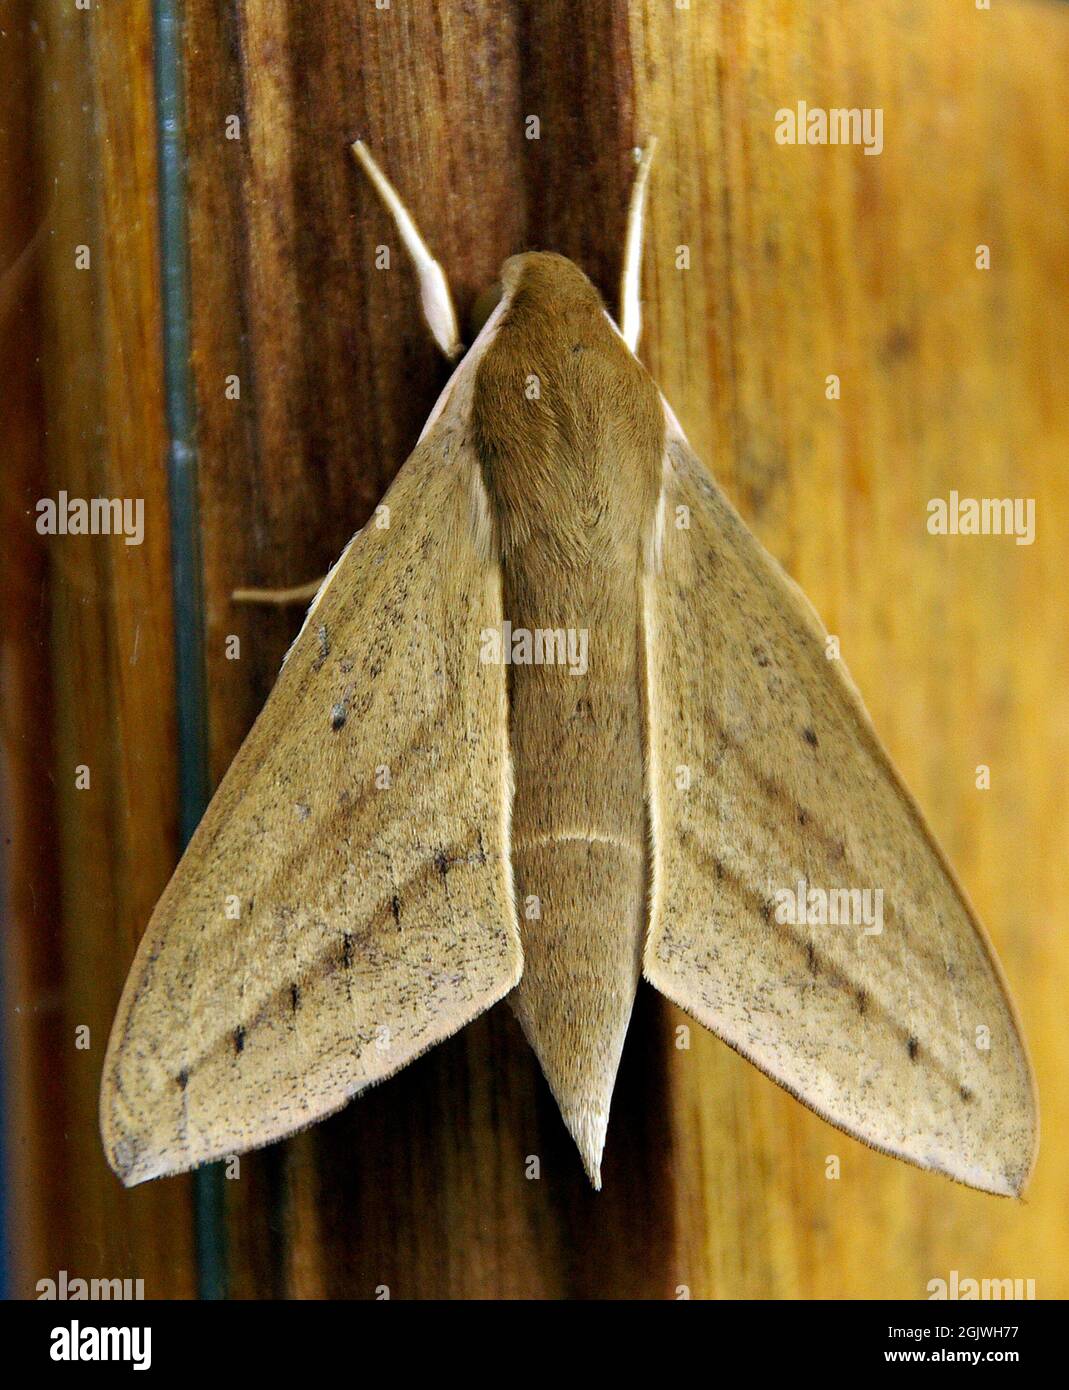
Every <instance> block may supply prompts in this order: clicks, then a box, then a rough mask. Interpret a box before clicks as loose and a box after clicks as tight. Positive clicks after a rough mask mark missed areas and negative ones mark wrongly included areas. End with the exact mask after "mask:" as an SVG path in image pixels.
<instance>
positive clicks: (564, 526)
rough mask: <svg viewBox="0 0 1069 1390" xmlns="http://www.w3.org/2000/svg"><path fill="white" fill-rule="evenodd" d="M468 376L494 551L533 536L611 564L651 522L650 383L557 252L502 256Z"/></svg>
mask: <svg viewBox="0 0 1069 1390" xmlns="http://www.w3.org/2000/svg"><path fill="white" fill-rule="evenodd" d="M502 284H503V287H504V294H505V295H506V297H507V298H508V303H507V307H506V309H505V311H504V316H503V318H502V320H501V323H500V325H499V327H498V330H497V333H496V335H495V337H494V339H493V341H492V342H491V343H490V345H489V347H488V348H487V350H486V352H485V354H484V356H483V358H482V360H481V362H480V363H479V366H478V370H477V373H476V378H475V390H474V398H473V403H472V428H473V432H474V439H475V445H476V448H477V450H478V454H479V458H480V461H481V464H482V469H483V476H484V480H485V482H486V485H487V489H488V491H489V494H490V497H491V501H492V506H493V511H494V514H495V521H496V523H497V525H498V527H499V528H500V542H501V548H502V552H503V554H504V555H505V557H506V558H507V557H508V555H509V554H511V553H513V552H515V551H516V550H517V549H522V548H524V547H525V546H526V545H527V544H528V543H530V542H535V543H542V544H545V545H547V546H548V547H549V554H551V555H556V556H557V557H558V558H559V559H560V560H561V561H562V562H564V563H566V564H568V565H573V564H574V565H585V564H595V565H602V564H607V565H608V566H610V567H613V566H614V565H615V564H616V563H617V562H618V561H620V560H624V559H625V557H627V559H628V563H629V562H630V557H631V556H633V555H635V554H637V553H639V552H638V549H637V547H640V546H641V544H642V541H643V539H644V538H645V536H646V534H647V533H648V531H649V528H650V527H651V526H652V524H653V516H654V512H655V509H656V503H657V495H658V491H659V487H660V474H661V460H662V457H663V452H664V415H663V411H662V408H661V404H660V398H659V395H658V392H657V388H656V386H655V385H654V383H653V381H652V380H651V378H650V377H649V376H648V375H647V373H646V371H645V370H644V369H643V367H642V365H641V364H640V363H639V362H638V361H637V360H636V359H635V357H634V356H633V355H632V354H631V353H630V352H629V351H628V349H627V347H626V346H625V345H624V343H623V342H622V340H621V339H620V337H619V335H618V334H617V333H616V332H615V331H614V329H613V327H612V325H611V324H610V322H609V320H608V318H607V317H606V314H605V309H604V306H603V304H602V301H601V297H600V296H599V294H598V292H597V290H596V289H595V288H594V286H593V285H592V284H591V283H590V281H589V280H588V279H587V278H586V276H585V275H584V274H583V272H582V271H581V270H579V268H578V267H577V266H575V265H573V264H572V262H571V261H569V260H566V259H565V258H564V257H563V256H556V255H550V254H543V253H532V254H529V255H524V256H514V257H513V258H512V259H511V260H509V261H506V263H505V266H504V268H503V270H502Z"/></svg>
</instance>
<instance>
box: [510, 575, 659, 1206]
mask: <svg viewBox="0 0 1069 1390" xmlns="http://www.w3.org/2000/svg"><path fill="white" fill-rule="evenodd" d="M529 578H530V577H529V576H516V575H511V576H510V575H507V576H506V584H505V611H506V613H511V614H513V615H515V616H514V618H513V631H512V636H513V644H514V651H515V648H516V646H517V644H518V641H522V640H523V639H522V636H521V637H520V638H519V639H517V631H518V630H520V631H522V630H525V629H527V630H529V629H528V624H533V623H534V622H535V621H536V619H535V617H534V611H535V609H536V608H537V607H538V605H537V604H536V605H534V606H533V607H531V606H529V604H528V602H525V596H526V597H527V598H528V599H529V598H530V597H532V594H531V587H532V586H531V585H530V583H529ZM636 578H637V577H636ZM517 579H520V580H521V582H516V581H517ZM523 579H526V580H528V582H526V583H525V582H522V580H523ZM620 580H621V583H620V587H618V588H617V589H616V590H615V591H613V592H611V593H601V594H600V595H594V594H593V593H592V592H591V591H590V590H589V589H588V590H587V591H586V592H585V593H584V592H583V591H582V590H581V589H580V590H579V592H578V594H577V595H576V596H577V597H578V599H579V602H578V604H577V606H576V608H575V610H574V621H576V622H578V623H581V624H583V626H582V627H581V628H580V629H579V630H578V631H579V633H580V634H585V635H583V636H580V635H577V636H576V637H575V638H574V639H573V641H572V646H571V648H570V650H571V652H572V653H573V654H576V653H579V652H582V651H583V649H584V643H585V660H579V661H577V662H575V663H572V664H564V665H560V664H553V665H541V666H539V665H534V664H532V665H525V664H517V663H516V662H515V660H514V661H513V664H512V665H511V666H510V668H509V681H510V728H509V741H510V746H511V750H512V757H513V773H514V778H515V786H516V793H515V800H514V804H513V813H512V864H513V871H514V876H515V888H516V901H517V906H518V911H519V919H520V935H521V939H522V942H523V960H524V965H523V975H522V977H521V980H520V984H519V986H518V987H517V989H516V991H515V992H514V993H513V994H512V995H511V996H510V998H511V1001H512V1004H513V1007H514V1009H515V1011H516V1015H517V1017H518V1018H519V1020H520V1023H521V1024H522V1026H523V1029H524V1032H525V1033H526V1035H527V1038H528V1040H529V1042H530V1043H531V1046H532V1047H533V1048H534V1050H535V1052H536V1054H537V1055H538V1058H539V1061H540V1062H541V1064H542V1069H543V1071H544V1073H545V1076H546V1080H547V1081H548V1082H549V1085H550V1087H551V1089H552V1091H553V1094H554V1096H555V1097H556V1100H557V1103H558V1105H559V1106H560V1109H561V1114H562V1115H563V1117H564V1120H565V1123H566V1124H567V1126H568V1128H569V1130H570V1131H571V1132H572V1134H573V1136H574V1137H575V1140H576V1142H577V1144H578V1146H579V1149H580V1152H581V1153H582V1155H583V1160H584V1163H585V1165H586V1167H587V1171H588V1172H589V1174H590V1177H591V1180H592V1181H593V1182H594V1184H595V1186H598V1185H599V1184H600V1175H599V1164H600V1159H601V1152H602V1147H603V1144H604V1139H605V1130H606V1127H607V1124H608V1115H609V1102H610V1099H611V1096H612V1090H613V1084H614V1081H615V1078H616V1071H617V1067H618V1065H619V1061H620V1053H621V1050H622V1048H623V1043H624V1037H625V1035H626V1032H627V1025H628V1021H629V1019H630V1016H631V1007H632V1004H633V1002H634V997H635V991H636V988H637V986H638V979H639V974H640V971H641V960H642V946H643V941H644V937H645V931H646V876H647V835H646V819H645V797H644V790H643V762H644V748H643V738H644V734H643V727H644V720H643V709H642V700H641V684H640V679H639V677H640V658H639V646H638V631H637V627H636V621H635V617H636V606H635V603H636V598H635V592H634V589H633V588H629V587H628V585H627V582H626V579H625V578H624V576H620ZM510 581H511V582H510ZM573 593H575V591H574V590H573ZM521 620H522V621H521ZM573 631H574V629H573ZM565 649H566V650H567V648H565ZM547 650H548V649H547V648H546V646H545V641H544V640H543V655H545V654H546V651H547ZM532 651H537V648H533V649H532Z"/></svg>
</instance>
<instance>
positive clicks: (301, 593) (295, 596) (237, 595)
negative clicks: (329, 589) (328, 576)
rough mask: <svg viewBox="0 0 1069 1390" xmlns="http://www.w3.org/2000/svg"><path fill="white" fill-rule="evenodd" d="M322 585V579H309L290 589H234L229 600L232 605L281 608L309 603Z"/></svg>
mask: <svg viewBox="0 0 1069 1390" xmlns="http://www.w3.org/2000/svg"><path fill="white" fill-rule="evenodd" d="M324 578H325V576H324ZM322 585H323V580H322V579H310V580H309V581H308V583H307V584H297V585H295V586H294V587H293V588H292V589H235V590H234V591H233V593H232V594H231V595H230V598H231V601H232V602H233V603H273V604H275V605H277V606H278V607H279V608H281V607H283V605H285V604H287V603H310V602H311V600H312V599H314V598H315V596H316V594H318V593H319V590H320V589H321V588H322Z"/></svg>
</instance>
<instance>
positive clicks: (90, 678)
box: [6, 4, 192, 1297]
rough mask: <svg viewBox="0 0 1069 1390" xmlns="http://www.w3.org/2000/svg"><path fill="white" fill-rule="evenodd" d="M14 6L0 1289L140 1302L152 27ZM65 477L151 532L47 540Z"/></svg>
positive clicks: (155, 653)
mask: <svg viewBox="0 0 1069 1390" xmlns="http://www.w3.org/2000/svg"><path fill="white" fill-rule="evenodd" d="M20 9H21V13H20V15H19V16H18V21H19V22H18V23H14V24H12V31H13V33H14V34H17V35H19V36H20V37H21V40H22V42H23V44H24V49H23V54H22V57H23V60H24V61H25V63H26V68H25V70H24V72H25V73H27V74H28V75H29V80H30V83H31V86H30V88H29V90H28V96H27V98H26V99H25V100H24V102H23V105H22V110H21V115H22V119H23V124H22V126H21V130H20V136H21V140H22V142H24V148H25V151H26V153H25V155H24V158H25V159H26V160H27V162H28V164H29V165H30V168H31V169H32V173H33V177H32V178H27V179H26V180H25V181H20V183H19V184H17V185H14V186H13V187H12V189H11V193H12V199H11V206H13V207H14V208H15V209H16V210H17V214H16V217H15V218H14V219H13V226H15V227H19V226H21V227H22V229H23V236H24V237H25V233H26V231H28V230H30V229H32V228H33V227H36V226H40V227H41V229H42V230H41V234H40V236H39V238H38V239H37V240H36V242H35V243H34V244H33V247H32V251H31V253H30V258H29V261H28V262H27V265H26V270H25V276H24V283H23V286H22V290H21V294H22V295H23V296H25V297H24V298H19V299H17V300H16V302H15V304H14V306H13V309H12V312H13V314H14V316H15V317H14V319H13V320H12V330H11V331H13V330H14V325H17V326H18V329H19V330H20V336H19V338H18V339H17V340H14V339H12V340H11V342H10V343H9V351H8V354H7V358H6V360H8V361H12V360H18V359H20V358H21V362H22V365H21V366H18V367H16V370H15V372H14V376H15V384H16V387H18V385H19V384H20V382H21V384H22V385H23V386H24V388H25V390H26V392H27V394H26V396H25V397H24V400H25V409H26V412H27V413H26V415H25V417H24V419H23V423H22V436H21V438H22V445H23V449H24V453H23V455H22V461H21V479H20V481H21V487H20V494H19V495H20V500H21V501H22V502H23V504H24V505H23V507H22V509H21V512H20V515H18V516H17V517H15V518H12V530H13V531H14V533H15V535H16V536H17V538H18V549H17V551H16V554H17V555H19V556H21V557H24V559H25V562H26V568H25V570H24V571H23V573H22V575H21V592H20V595H19V597H20V601H21V604H22V605H24V607H22V609H21V618H20V641H21V653H20V665H21V680H20V683H19V685H18V686H16V688H15V690H14V691H13V693H14V694H15V695H16V698H17V700H18V703H17V705H16V707H15V708H16V714H17V718H18V721H19V722H18V724H17V726H16V727H15V728H14V729H13V730H12V734H13V735H14V737H13V738H12V741H11V742H10V743H9V747H10V748H13V750H14V763H15V768H16V777H15V778H14V779H12V781H11V783H10V784H9V796H10V795H13V800H12V801H11V802H9V805H10V806H11V811H12V821H13V823H14V824H15V825H16V826H17V827H18V831H17V834H18V836H19V840H20V843H19V847H18V853H17V857H16V858H15V861H14V864H13V866H12V867H13V870H14V875H15V882H16V884H17V885H18V886H19V899H18V900H17V901H20V902H21V905H22V911H21V912H19V911H16V912H15V914H14V915H13V918H12V925H13V928H14V933H13V935H14V939H15V941H16V943H17V951H18V952H19V956H20V958H21V960H22V962H23V968H22V970H21V972H20V977H19V979H18V984H17V988H18V995H17V996H16V1006H17V1007H19V1008H21V1009H24V1010H26V1011H27V1013H26V1015H25V1017H24V1019H23V1021H22V1023H21V1025H20V1027H21V1032H22V1037H21V1039H20V1041H22V1043H23V1045H25V1046H27V1047H29V1048H31V1049H32V1051H31V1056H30V1059H29V1061H30V1065H29V1066H28V1067H27V1069H26V1070H25V1072H24V1071H23V1070H22V1068H21V1067H19V1068H18V1070H17V1073H16V1074H17V1075H18V1076H19V1077H20V1079H21V1086H20V1090H21V1092H22V1095H23V1102H22V1104H21V1105H20V1106H19V1108H18V1109H17V1110H16V1111H15V1114H14V1117H13V1123H14V1127H13V1128H12V1130H11V1132H10V1136H9V1142H10V1145H11V1149H12V1152H13V1153H14V1154H15V1155H16V1156H17V1160H18V1163H17V1166H16V1170H15V1173H14V1181H13V1186H12V1207H13V1209H14V1210H15V1212H16V1213H18V1214H19V1215H20V1219H23V1220H24V1231H23V1234H22V1237H21V1238H20V1243H19V1247H18V1250H17V1267H16V1271H15V1281H14V1282H15V1290H16V1292H20V1293H24V1294H25V1293H28V1292H32V1291H33V1289H34V1288H35V1285H36V1282H37V1280H38V1279H41V1278H46V1277H52V1278H55V1277H56V1275H57V1273H58V1270H59V1269H66V1270H67V1271H68V1273H69V1275H70V1276H71V1277H75V1276H80V1277H84V1278H92V1277H105V1278H124V1277H131V1278H142V1279H144V1281H145V1292H146V1294H147V1295H148V1296H149V1297H152V1296H167V1295H175V1294H182V1293H187V1292H189V1291H190V1289H191V1287H192V1282H191V1246H190V1236H189V1208H188V1200H187V1183H186V1182H184V1181H183V1182H180V1183H174V1184H170V1185H160V1186H158V1187H157V1188H155V1189H154V1190H153V1189H150V1190H146V1191H144V1192H137V1193H132V1194H131V1193H126V1192H124V1191H123V1190H122V1188H121V1186H120V1185H119V1184H118V1183H117V1181H116V1179H115V1177H114V1175H113V1174H112V1173H111V1172H110V1170H109V1169H108V1167H107V1165H106V1163H105V1161H104V1157H103V1153H102V1150H101V1145H100V1140H99V1134H98V1130H97V1120H96V1112H97V1092H98V1086H99V1076H100V1063H101V1062H102V1060H103V1053H104V1047H105V1044H106V1042H107V1035H108V1030H109V1028H110V1026H111V1018H112V1015H113V1013H114V1008H115V1004H116V1002H117V999H118V994H119V990H120V989H121V986H122V982H123V979H124V977H125V973H126V969H127V965H128V961H129V959H130V954H131V952H132V950H133V947H134V945H135V943H136V941H137V939H138V937H139V935H140V933H141V931H142V930H143V927H144V924H145V922H146V921H147V919H148V915H149V913H150V912H151V909H152V906H153V904H154V902H155V899H156V897H157V896H158V894H159V892H160V890H161V889H162V887H163V885H164V884H165V883H166V881H167V878H168V876H169V874H170V871H171V868H172V867H173V864H174V860H175V855H176V848H177V846H176V835H175V820H174V816H175V810H174V793H175V789H174V738H175V733H174V714H173V690H172V672H171V665H172V662H171V651H172V640H173V639H172V631H171V616H170V603H169V553H168V513H167V499H166V471H165V453H164V450H165V433H164V425H163V415H162V406H161V363H160V312H159V287H158V253H157V244H156V222H155V194H154V190H155V154H154V151H155V137H154V121H155V117H154V108H153V92H152V81H151V61H150V59H151V30H150V25H149V17H148V14H147V13H146V12H145V11H142V12H141V14H140V17H135V16H130V15H127V14H121V15H120V14H119V13H118V12H113V11H109V10H107V9H105V8H95V9H93V10H92V11H79V10H77V9H76V8H75V7H74V6H65V7H62V8H57V7H56V6H53V5H29V4H24V5H22V6H21V7H20ZM15 167H16V169H17V168H18V166H17V165H16V166H15ZM78 248H85V249H84V251H83V252H81V253H80V254H81V257H82V258H83V259H84V258H85V257H86V256H87V257H88V260H87V262H85V268H79V251H78ZM23 333H24V334H25V336H22V334H23ZM31 344H33V347H32V350H31V348H30V345H31ZM35 360H36V361H39V364H40V365H39V367H36V368H35V367H34V366H32V365H31V364H32V363H34V362H35ZM60 490H66V492H67V493H68V495H69V496H70V497H71V498H93V497H109V498H123V499H129V500H130V501H131V502H135V501H137V500H138V499H140V500H141V501H142V502H143V505H144V538H143V542H142V543H140V544H135V545H126V544H125V543H124V539H123V537H122V536H114V535H111V536H107V535H68V536H48V537H42V536H39V535H38V534H37V532H36V529H35V523H36V521H37V511H36V506H35V503H36V500H37V499H39V498H44V497H52V498H56V497H57V496H58V494H59V492H60ZM31 498H32V499H33V501H32V502H31V503H30V505H28V506H27V505H25V503H26V501H27V500H28V499H31ZM131 515H134V514H133V513H132V514H131ZM49 653H50V655H49ZM49 668H50V669H49ZM50 692H51V699H52V707H51V708H50V707H49V693H50ZM50 745H51V747H50ZM79 767H84V768H86V769H87V770H88V778H89V781H88V786H86V787H85V788H84V789H77V788H76V769H77V768H79ZM31 1021H32V1022H31ZM28 1026H29V1027H30V1028H32V1033H31V1035H30V1036H27V1032H28ZM78 1030H87V1031H85V1032H82V1033H81V1034H79V1033H78ZM79 1037H81V1038H82V1039H83V1040H87V1041H88V1043H89V1045H88V1046H87V1047H84V1048H83V1047H80V1046H78V1038H79ZM42 1076H44V1077H46V1078H47V1079H46V1080H45V1082H44V1084H42V1083H41V1080H40V1078H41V1077H42ZM28 1085H32V1087H33V1093H32V1095H30V1094H29V1093H28V1090H27V1086H28Z"/></svg>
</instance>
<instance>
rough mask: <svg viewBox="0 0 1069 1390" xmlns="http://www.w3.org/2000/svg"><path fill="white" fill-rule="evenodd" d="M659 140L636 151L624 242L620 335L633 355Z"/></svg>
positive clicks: (639, 329) (639, 325) (652, 139)
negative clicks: (649, 196) (650, 185)
mask: <svg viewBox="0 0 1069 1390" xmlns="http://www.w3.org/2000/svg"><path fill="white" fill-rule="evenodd" d="M656 148H657V137H656V136H655V135H651V136H650V140H649V144H648V145H647V146H646V148H645V150H636V151H635V158H636V160H637V161H638V172H637V173H636V174H635V182H634V185H633V186H632V188H631V206H630V207H629V208H628V211H627V236H626V238H625V240H624V273H623V277H622V279H621V282H620V332H621V333H622V334H623V338H624V342H625V343H626V344H627V346H628V347H629V348H630V349H631V351H632V352H634V351H635V349H636V348H637V347H638V340H639V335H640V334H641V332H642V223H643V219H644V218H645V215H646V184H647V183H648V182H649V177H650V165H651V164H652V163H653V152H654V150H656Z"/></svg>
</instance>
